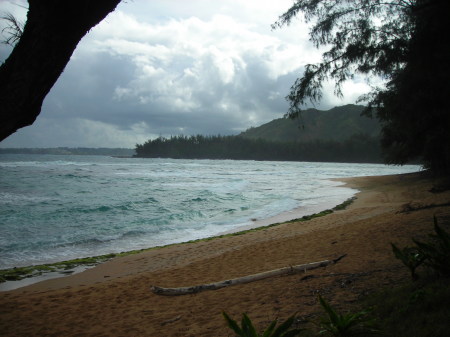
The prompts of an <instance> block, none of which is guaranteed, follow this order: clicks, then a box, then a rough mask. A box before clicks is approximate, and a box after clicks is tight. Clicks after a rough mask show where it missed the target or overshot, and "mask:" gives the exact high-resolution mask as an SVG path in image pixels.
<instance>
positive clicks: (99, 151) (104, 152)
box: [0, 147, 134, 157]
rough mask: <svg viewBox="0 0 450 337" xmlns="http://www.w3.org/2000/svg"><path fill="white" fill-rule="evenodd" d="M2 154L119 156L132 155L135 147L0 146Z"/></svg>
mask: <svg viewBox="0 0 450 337" xmlns="http://www.w3.org/2000/svg"><path fill="white" fill-rule="evenodd" d="M0 154H53V155H84V156H89V155H93V156H117V157H131V156H133V155H134V150H133V149H124V148H90V147H77V148H70V147H50V148H0Z"/></svg>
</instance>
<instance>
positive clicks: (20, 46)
mask: <svg viewBox="0 0 450 337" xmlns="http://www.w3.org/2000/svg"><path fill="white" fill-rule="evenodd" d="M28 2H29V10H28V15H27V22H26V24H25V27H24V30H23V34H22V36H21V38H20V40H19V42H18V43H17V44H16V46H15V48H14V50H13V51H12V53H11V55H10V56H9V57H8V59H7V60H6V61H5V63H4V64H3V65H1V66H0V141H1V140H3V139H5V138H6V137H8V136H9V135H11V134H12V133H14V132H16V131H17V130H18V129H19V128H22V127H25V126H28V125H31V124H32V123H33V122H34V121H35V119H36V117H37V116H38V115H39V113H40V111H41V106H42V103H43V101H44V98H45V96H46V95H47V94H48V92H49V91H50V89H51V88H52V87H53V85H54V84H55V82H56V81H57V80H58V78H59V76H60V74H61V73H62V72H63V70H64V68H65V66H66V65H67V63H68V62H69V60H70V57H71V55H72V53H73V51H74V50H75V48H76V46H77V44H78V42H79V41H80V40H81V39H82V38H83V36H84V35H85V34H86V33H87V32H88V31H89V30H90V29H91V28H92V27H94V26H95V25H97V24H98V23H99V22H100V21H102V20H103V19H104V18H105V17H106V16H107V15H108V14H109V13H110V12H112V11H113V10H114V9H115V8H116V6H117V5H118V3H119V2H120V0H95V1H92V0H65V1H60V0H29V1H28Z"/></svg>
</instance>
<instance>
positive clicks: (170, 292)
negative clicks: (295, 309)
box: [151, 254, 347, 296]
mask: <svg viewBox="0 0 450 337" xmlns="http://www.w3.org/2000/svg"><path fill="white" fill-rule="evenodd" d="M345 256H347V254H344V255H341V256H339V257H338V258H336V259H334V260H324V261H318V262H311V263H306V264H300V265H296V266H289V267H284V268H280V269H274V270H269V271H265V272H262V273H258V274H252V275H246V276H242V277H238V278H234V279H230V280H224V281H219V282H214V283H208V284H200V285H196V286H191V287H179V288H163V287H157V286H152V287H151V291H152V292H153V293H154V294H156V295H164V296H179V295H188V294H196V293H199V292H201V291H205V290H217V289H221V288H224V287H228V286H232V285H237V284H244V283H250V282H254V281H259V280H263V279H266V278H269V277H274V276H280V275H287V274H295V273H302V272H303V273H304V272H306V271H307V270H312V269H317V268H321V267H326V266H328V265H330V264H335V263H337V262H339V261H340V260H341V259H343V258H344V257H345Z"/></svg>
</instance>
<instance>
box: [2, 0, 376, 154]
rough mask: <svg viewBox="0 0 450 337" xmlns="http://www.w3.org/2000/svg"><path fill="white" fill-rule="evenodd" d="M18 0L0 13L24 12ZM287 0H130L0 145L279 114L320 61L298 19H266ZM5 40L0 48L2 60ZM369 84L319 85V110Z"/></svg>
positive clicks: (205, 127)
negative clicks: (307, 69) (27, 122)
mask: <svg viewBox="0 0 450 337" xmlns="http://www.w3.org/2000/svg"><path fill="white" fill-rule="evenodd" d="M16 4H20V5H24V6H26V5H27V3H26V2H25V1H22V0H0V11H2V12H5V11H9V12H12V13H13V14H14V15H16V16H17V17H19V18H21V19H22V20H25V18H26V9H23V8H21V7H19V6H17V5H16ZM291 4H292V0H277V1H273V0H245V1H243V0H217V1H210V0H189V1H185V0H134V1H127V2H126V3H125V2H123V3H121V4H120V5H119V6H118V7H117V9H116V11H115V12H113V13H111V14H110V15H109V16H108V17H107V18H106V19H105V20H104V21H103V22H101V23H100V24H99V25H98V26H96V27H95V28H94V29H92V30H91V32H90V33H89V34H88V35H86V36H85V37H84V38H83V40H82V41H81V42H80V43H79V45H78V47H77V49H76V50H75V52H74V54H73V55H72V58H71V60H70V62H69V63H68V65H67V67H66V69H65V71H64V73H63V74H62V75H61V77H60V78H59V80H58V81H57V83H56V84H55V86H54V87H53V89H52V90H51V92H50V94H49V95H48V96H47V98H46V99H45V101H44V104H43V107H42V111H41V114H40V115H39V117H38V119H37V120H36V122H35V123H34V124H33V125H32V126H30V127H27V128H22V129H20V130H19V131H18V132H16V133H15V134H14V135H12V136H10V137H9V138H7V139H6V140H4V141H3V142H2V143H0V147H56V146H68V147H129V148H132V147H134V146H135V144H136V143H143V142H145V141H146V140H148V139H150V138H155V137H158V136H160V135H161V136H170V135H179V134H184V135H192V134H204V135H215V134H221V135H230V134H238V133H239V132H241V131H244V130H246V129H247V128H249V127H251V126H259V125H261V124H264V123H267V122H269V121H271V120H272V119H275V118H280V117H282V116H283V115H284V114H285V112H286V111H287V108H288V103H287V102H286V100H285V96H286V95H287V94H288V92H289V88H290V87H291V85H292V84H293V83H294V81H295V79H296V78H297V77H299V76H301V75H302V72H303V69H304V66H305V65H306V64H308V63H315V62H318V61H319V60H320V52H319V51H317V50H316V49H315V48H314V47H313V46H312V44H311V43H310V42H309V41H308V27H307V25H306V24H305V22H304V21H303V20H300V19H299V20H297V21H295V22H294V23H293V24H292V25H291V26H289V27H284V28H282V29H278V30H275V31H272V30H271V27H270V25H271V24H272V23H273V22H275V21H276V20H277V18H278V16H279V15H281V14H282V13H284V11H286V10H287V9H288V8H289V7H290V5H291ZM10 52H11V47H9V46H5V45H2V46H0V62H2V61H4V60H5V59H6V57H7V56H8V54H9V53H10ZM367 91H368V86H367V84H366V83H365V82H364V81H360V82H358V81H355V82H351V83H348V84H347V85H345V87H344V92H345V98H344V100H340V99H338V98H336V97H335V96H333V87H332V86H331V85H327V86H326V90H325V95H324V98H323V101H322V103H321V104H320V105H319V106H317V107H318V108H320V109H329V108H332V107H334V106H337V105H342V104H346V103H354V102H355V100H356V98H357V97H358V96H359V95H360V94H362V93H364V92H367Z"/></svg>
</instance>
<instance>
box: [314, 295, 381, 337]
mask: <svg viewBox="0 0 450 337" xmlns="http://www.w3.org/2000/svg"><path fill="white" fill-rule="evenodd" d="M318 299H319V302H320V305H321V306H322V308H323V309H324V310H325V313H326V316H325V317H323V318H322V319H321V320H320V322H319V327H320V328H321V330H320V331H319V334H320V335H322V334H328V335H332V336H339V337H349V336H367V335H371V334H378V333H380V331H379V330H377V329H375V328H373V323H374V321H373V320H372V319H369V318H367V314H368V313H369V311H367V310H363V311H360V312H357V313H348V314H340V313H338V312H336V310H335V309H333V307H332V306H331V305H330V304H329V303H328V302H327V301H325V300H324V299H323V298H322V296H320V295H319V296H318Z"/></svg>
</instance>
